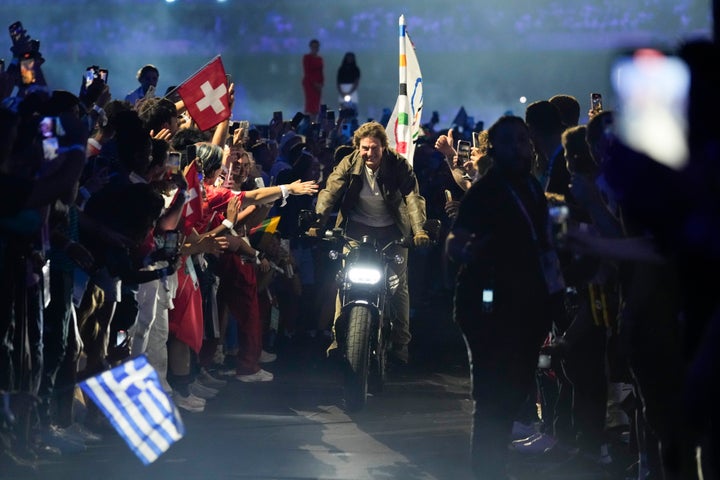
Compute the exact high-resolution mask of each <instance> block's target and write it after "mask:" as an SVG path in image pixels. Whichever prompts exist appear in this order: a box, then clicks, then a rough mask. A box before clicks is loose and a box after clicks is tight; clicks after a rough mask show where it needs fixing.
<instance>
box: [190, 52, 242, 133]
mask: <svg viewBox="0 0 720 480" xmlns="http://www.w3.org/2000/svg"><path fill="white" fill-rule="evenodd" d="M226 82H227V79H226V78H225V68H224V67H223V64H222V60H220V56H217V57H215V59H214V60H212V61H211V62H210V63H208V64H207V65H205V66H204V67H203V68H201V69H200V70H199V71H198V72H197V73H196V74H195V75H193V76H192V77H190V78H189V79H188V80H186V81H185V82H183V84H182V85H180V86H179V87H178V94H179V95H180V98H182V100H183V102H184V103H185V107H186V108H187V110H188V113H190V116H191V117H192V119H193V120H194V121H195V123H197V126H198V128H199V129H200V130H203V131H205V130H208V129H210V128H212V127H214V126H215V125H217V124H218V123H220V122H222V121H223V120H225V119H228V118H230V113H231V112H230V105H229V103H228V88H227V84H226Z"/></svg>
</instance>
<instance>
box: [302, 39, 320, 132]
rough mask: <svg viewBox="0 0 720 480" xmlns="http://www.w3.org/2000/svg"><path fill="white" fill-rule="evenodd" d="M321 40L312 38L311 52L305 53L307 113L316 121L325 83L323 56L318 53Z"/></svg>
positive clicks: (304, 88)
mask: <svg viewBox="0 0 720 480" xmlns="http://www.w3.org/2000/svg"><path fill="white" fill-rule="evenodd" d="M318 51H320V42H319V41H318V40H317V39H312V40H310V52H309V53H306V54H305V55H303V60H302V65H303V79H302V86H303V93H304V94H305V114H306V115H309V116H310V120H311V121H313V122H314V121H316V120H317V116H318V113H320V97H321V96H322V87H323V84H324V83H325V77H324V75H323V58H322V57H321V56H320V55H318Z"/></svg>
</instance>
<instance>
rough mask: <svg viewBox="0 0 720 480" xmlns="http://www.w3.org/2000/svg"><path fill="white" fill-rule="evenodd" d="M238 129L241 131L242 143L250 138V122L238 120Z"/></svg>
mask: <svg viewBox="0 0 720 480" xmlns="http://www.w3.org/2000/svg"><path fill="white" fill-rule="evenodd" d="M238 128H242V129H243V133H242V141H243V142H247V141H248V138H249V137H250V121H249V120H240V121H239V122H238Z"/></svg>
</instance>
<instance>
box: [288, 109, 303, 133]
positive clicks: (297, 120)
mask: <svg viewBox="0 0 720 480" xmlns="http://www.w3.org/2000/svg"><path fill="white" fill-rule="evenodd" d="M303 118H305V114H304V113H303V112H297V113H296V114H295V116H294V117H293V118H292V120H290V125H292V127H293V129H294V130H297V128H298V125H300V122H302V121H303Z"/></svg>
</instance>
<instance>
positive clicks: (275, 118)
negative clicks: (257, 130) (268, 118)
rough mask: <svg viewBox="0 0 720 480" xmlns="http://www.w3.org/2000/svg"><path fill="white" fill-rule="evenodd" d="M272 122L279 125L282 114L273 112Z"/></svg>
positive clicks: (281, 121)
mask: <svg viewBox="0 0 720 480" xmlns="http://www.w3.org/2000/svg"><path fill="white" fill-rule="evenodd" d="M272 123H273V124H274V125H279V124H281V123H283V114H282V112H273V116H272Z"/></svg>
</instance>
